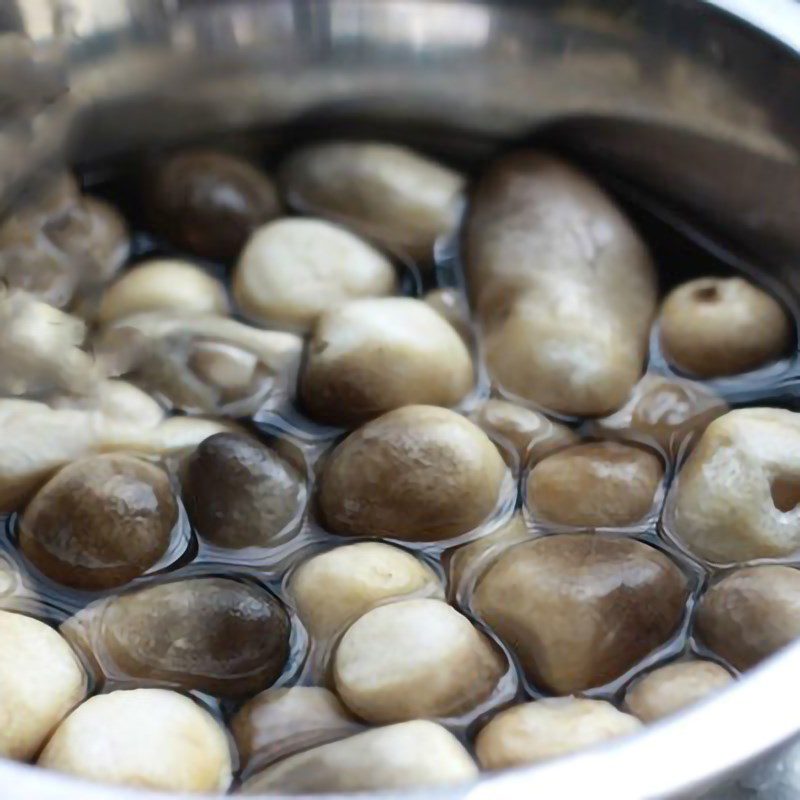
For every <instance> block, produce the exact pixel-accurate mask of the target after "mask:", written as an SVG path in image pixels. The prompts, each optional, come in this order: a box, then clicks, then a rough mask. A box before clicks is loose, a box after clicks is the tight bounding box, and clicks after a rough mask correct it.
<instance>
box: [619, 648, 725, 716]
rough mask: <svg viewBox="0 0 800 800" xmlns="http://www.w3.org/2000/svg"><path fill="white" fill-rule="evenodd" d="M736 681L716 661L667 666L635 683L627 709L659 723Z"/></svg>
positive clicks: (626, 705) (628, 690)
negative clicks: (660, 720)
mask: <svg viewBox="0 0 800 800" xmlns="http://www.w3.org/2000/svg"><path fill="white" fill-rule="evenodd" d="M732 681H733V678H732V677H731V674H730V672H728V670H726V669H723V668H722V667H721V666H720V665H719V664H715V663H714V662H713V661H681V662H678V663H676V664H667V665H666V666H665V667H659V668H658V669H654V670H653V671H652V672H648V673H647V674H646V675H645V676H644V677H642V678H639V679H638V680H636V681H634V683H633V684H632V685H631V686H629V687H628V689H627V691H626V692H625V707H626V708H627V710H628V711H630V713H631V714H633V715H634V716H636V717H638V718H639V719H640V720H641V721H642V722H655V721H656V720H659V719H662V718H663V717H668V716H670V715H671V714H675V713H676V712H678V711H680V710H682V709H684V708H688V707H689V706H692V705H694V704H695V703H699V702H700V701H701V700H702V699H704V698H705V697H708V696H709V695H710V694H713V693H714V692H718V691H720V690H721V689H724V688H725V687H726V686H728V685H729V684H730V683H731V682H732Z"/></svg>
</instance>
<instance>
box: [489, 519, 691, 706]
mask: <svg viewBox="0 0 800 800" xmlns="http://www.w3.org/2000/svg"><path fill="white" fill-rule="evenodd" d="M688 596H689V592H688V584H687V579H686V577H685V575H684V574H683V573H682V572H681V570H679V569H678V567H677V566H676V565H675V564H674V563H673V562H672V561H671V560H670V559H669V558H668V557H667V556H666V555H664V554H663V553H662V552H660V551H659V550H656V549H655V548H654V547H650V546H649V545H646V544H643V543H642V542H639V541H636V540H633V539H622V538H618V537H605V536H602V535H600V534H594V533H575V534H559V535H552V536H544V537H540V538H537V539H533V540H531V541H527V542H522V543H521V544H518V545H515V546H513V547H511V548H509V549H507V550H505V551H504V552H503V553H502V554H501V555H500V557H499V558H498V559H497V561H495V563H494V564H492V566H490V567H489V569H488V570H487V571H486V572H485V573H484V575H483V577H482V578H481V579H480V581H479V583H478V585H477V588H476V590H475V596H474V600H473V606H474V608H475V611H476V612H477V613H478V615H479V616H480V617H481V618H482V619H483V621H484V622H485V623H486V624H487V625H489V626H490V627H491V628H492V629H493V630H495V631H496V632H497V633H498V634H499V635H500V636H501V637H502V638H503V640H504V641H505V642H506V644H507V645H508V646H509V647H510V648H511V649H512V650H514V651H515V653H516V654H517V656H518V658H519V659H520V661H521V663H522V667H523V669H524V670H525V673H526V674H527V676H528V677H529V678H530V680H532V681H533V682H534V683H535V684H536V685H537V686H539V687H540V688H542V689H544V690H546V691H548V692H553V693H555V694H559V695H565V694H572V693H575V692H580V691H584V690H586V689H591V688H594V687H598V686H603V685H605V684H607V683H609V682H610V681H613V680H614V679H615V678H618V677H619V676H621V675H622V674H624V673H625V672H626V671H627V670H628V669H630V668H631V667H633V666H634V665H635V664H636V663H637V662H638V661H639V660H640V659H642V658H644V657H645V656H646V655H647V654H648V653H650V652H651V651H652V650H654V649H655V648H656V647H658V646H660V645H662V644H664V643H665V642H666V641H667V640H668V639H669V638H670V636H672V635H673V634H674V633H675V632H676V631H677V630H678V627H679V625H680V622H681V619H682V617H683V614H684V611H685V607H686V602H687V600H688Z"/></svg>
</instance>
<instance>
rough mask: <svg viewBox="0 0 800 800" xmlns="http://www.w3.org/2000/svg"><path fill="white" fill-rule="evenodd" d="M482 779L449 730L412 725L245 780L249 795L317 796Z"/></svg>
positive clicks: (319, 750)
mask: <svg viewBox="0 0 800 800" xmlns="http://www.w3.org/2000/svg"><path fill="white" fill-rule="evenodd" d="M477 777H478V769H477V767H476V766H475V762H474V761H473V760H472V758H471V756H470V755H469V753H468V752H467V751H466V750H465V749H464V747H463V746H462V745H461V743H460V742H459V741H458V739H456V737H455V736H453V734H452V733H450V732H449V731H448V730H447V729H446V728H443V727H442V726H441V725H437V724H436V723H434V722H428V721H427V720H413V721H411V722H402V723H399V724H397V725H387V726H385V727H382V728H375V729H374V730H369V731H365V732H364V733H359V734H357V735H356V736H350V737H349V738H347V739H342V740H341V741H339V742H331V743H329V744H324V745H321V746H320V747H314V748H311V749H310V750H305V751H303V752H302V753H297V754H296V755H293V756H290V757H289V758H286V759H284V760H283V761H279V762H278V763H277V764H275V765H273V766H271V767H268V768H267V769H265V770H264V771H263V772H260V773H258V774H257V775H255V776H254V777H253V778H251V779H250V780H248V781H246V782H245V784H244V786H243V787H242V792H243V793H244V794H263V793H267V794H271V793H273V792H277V793H280V794H312V793H331V792H333V793H339V792H341V793H344V794H346V793H349V792H372V791H382V790H383V791H387V790H391V789H395V790H404V789H423V788H432V787H435V786H451V785H453V784H458V783H466V782H467V781H471V780H474V779H475V778H477Z"/></svg>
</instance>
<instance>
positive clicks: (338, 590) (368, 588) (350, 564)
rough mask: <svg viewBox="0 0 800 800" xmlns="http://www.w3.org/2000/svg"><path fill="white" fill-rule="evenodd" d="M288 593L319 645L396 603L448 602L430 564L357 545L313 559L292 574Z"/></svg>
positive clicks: (378, 546) (396, 551) (386, 548)
mask: <svg viewBox="0 0 800 800" xmlns="http://www.w3.org/2000/svg"><path fill="white" fill-rule="evenodd" d="M289 590H290V592H291V594H292V597H293V598H294V601H295V605H296V608H297V614H298V616H299V617H300V619H301V621H302V622H303V624H304V625H305V626H306V629H307V630H308V632H309V633H310V634H311V636H313V637H314V638H315V639H317V640H325V639H328V638H330V637H332V636H334V635H335V634H336V633H338V632H340V631H342V630H343V629H344V627H345V626H346V625H348V624H349V623H351V622H354V621H355V620H356V619H357V618H358V617H360V616H361V615H362V614H364V613H365V612H367V611H369V610H370V609H372V608H374V607H375V606H377V605H379V604H383V603H386V602H387V601H389V600H392V599H396V598H407V597H408V596H409V595H411V596H415V597H435V598H439V599H444V592H443V590H442V584H441V581H440V580H439V578H438V577H437V575H436V573H435V572H434V571H433V570H432V569H431V568H430V567H429V566H428V565H427V564H425V563H424V562H422V561H420V560H419V559H418V558H415V557H414V556H412V555H411V554H410V553H407V552H406V551H405V550H401V549H400V548H399V547H392V546H391V545H388V544H383V543H381V542H358V543H356V544H350V545H344V546H342V547H334V548H333V549H331V550H327V551H325V552H323V553H319V554H318V555H315V556H312V557H311V558H309V559H308V560H307V561H305V562H303V564H301V565H300V567H299V568H298V569H297V571H296V572H295V573H294V575H293V576H292V579H291V582H290V585H289Z"/></svg>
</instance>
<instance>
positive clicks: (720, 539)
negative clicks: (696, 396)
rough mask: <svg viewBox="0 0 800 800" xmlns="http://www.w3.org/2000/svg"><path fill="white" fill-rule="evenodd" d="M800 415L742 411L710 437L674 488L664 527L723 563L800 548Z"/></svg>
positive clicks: (714, 427)
mask: <svg viewBox="0 0 800 800" xmlns="http://www.w3.org/2000/svg"><path fill="white" fill-rule="evenodd" d="M798 503H800V414H797V413H794V412H792V411H784V410H783V409H777V408H742V409H737V410H735V411H730V412H729V413H727V414H725V416H723V417H719V418H718V419H715V420H714V421H713V422H712V423H711V424H710V425H709V426H708V427H707V428H706V430H705V433H704V434H703V435H702V437H701V439H700V441H699V442H698V443H697V446H696V447H695V448H694V450H693V451H692V454H691V455H690V456H689V459H688V460H687V461H686V463H685V464H684V466H683V468H682V469H681V470H680V472H679V473H678V478H677V481H676V482H675V483H673V485H672V488H671V489H670V498H669V501H668V503H667V514H666V516H665V520H664V524H665V527H666V528H667V530H668V531H669V532H671V533H672V534H674V535H675V536H676V537H677V538H678V539H679V540H680V541H681V542H683V543H684V544H685V545H686V547H688V548H689V549H690V550H691V551H692V552H693V553H694V554H696V555H697V556H700V557H701V558H703V559H706V560H707V561H709V562H712V563H716V564H731V563H741V562H745V561H750V560H754V559H758V558H777V557H781V556H787V555H790V554H791V553H794V552H795V551H796V550H797V549H798V548H800V507H798Z"/></svg>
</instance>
